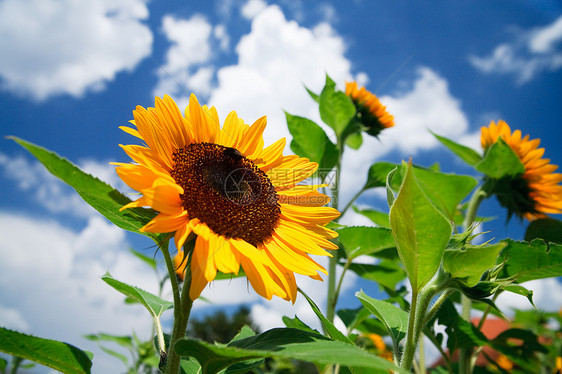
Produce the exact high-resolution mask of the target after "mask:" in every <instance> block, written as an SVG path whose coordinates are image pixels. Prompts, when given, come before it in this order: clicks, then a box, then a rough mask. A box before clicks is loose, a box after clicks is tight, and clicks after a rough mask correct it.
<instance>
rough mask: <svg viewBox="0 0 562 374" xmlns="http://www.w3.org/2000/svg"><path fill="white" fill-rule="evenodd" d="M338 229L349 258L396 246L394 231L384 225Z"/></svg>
mask: <svg viewBox="0 0 562 374" xmlns="http://www.w3.org/2000/svg"><path fill="white" fill-rule="evenodd" d="M337 231H338V234H339V236H338V240H339V242H340V243H341V244H342V245H343V248H344V250H345V253H346V255H347V257H348V258H349V259H354V258H357V257H359V256H362V255H370V254H373V253H376V252H379V251H382V250H383V249H387V248H393V247H394V245H395V244H394V238H393V237H392V232H391V231H390V230H389V229H386V228H384V227H369V226H348V227H344V228H341V229H339V230H337Z"/></svg>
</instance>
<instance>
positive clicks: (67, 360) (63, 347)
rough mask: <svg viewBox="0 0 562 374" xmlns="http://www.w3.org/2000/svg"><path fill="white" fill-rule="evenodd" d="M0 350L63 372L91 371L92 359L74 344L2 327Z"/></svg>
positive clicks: (71, 373)
mask: <svg viewBox="0 0 562 374" xmlns="http://www.w3.org/2000/svg"><path fill="white" fill-rule="evenodd" d="M0 351H1V352H4V353H7V354H9V355H12V356H17V357H21V358H24V359H26V360H30V361H33V362H36V363H38V364H41V365H45V366H48V367H50V368H52V369H55V370H58V371H60V372H63V373H69V374H74V373H76V374H78V373H90V369H91V367H92V361H91V359H90V358H89V357H88V355H87V354H86V352H84V351H82V350H80V349H78V348H76V347H74V346H73V345H70V344H67V343H63V342H59V341H56V340H49V339H43V338H38V337H35V336H31V335H25V334H22V333H19V332H16V331H12V330H8V329H5V328H3V327H0Z"/></svg>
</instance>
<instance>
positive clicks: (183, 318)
mask: <svg viewBox="0 0 562 374" xmlns="http://www.w3.org/2000/svg"><path fill="white" fill-rule="evenodd" d="M194 246H195V239H193V240H191V241H189V242H187V243H185V245H184V250H185V251H186V255H187V256H188V257H187V259H188V260H187V264H186V266H185V280H184V282H183V287H182V290H181V296H180V298H179V300H178V302H176V298H175V297H174V327H173V329H172V337H171V339H170V348H169V350H168V357H167V363H166V371H165V372H166V374H177V373H179V369H180V360H181V357H180V356H179V355H178V354H177V353H176V351H175V350H174V344H175V343H176V342H177V341H178V340H179V339H181V338H183V337H184V336H185V331H186V329H187V322H188V321H189V315H190V314H191V307H192V306H193V301H192V300H191V299H190V298H189V289H190V288H191V253H192V251H193V248H194ZM172 270H174V269H173V266H172ZM170 278H172V279H173V278H176V276H175V270H174V272H173V273H170ZM172 283H173V281H172Z"/></svg>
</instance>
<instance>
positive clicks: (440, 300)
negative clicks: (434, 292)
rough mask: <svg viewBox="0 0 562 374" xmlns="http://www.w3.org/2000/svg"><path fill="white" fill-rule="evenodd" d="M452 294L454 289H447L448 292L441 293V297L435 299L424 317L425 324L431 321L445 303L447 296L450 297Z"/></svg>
mask: <svg viewBox="0 0 562 374" xmlns="http://www.w3.org/2000/svg"><path fill="white" fill-rule="evenodd" d="M453 292H455V290H454V289H449V290H446V291H445V292H443V293H442V294H441V295H439V298H437V300H436V301H435V303H433V305H432V306H431V309H429V312H427V315H426V316H425V324H427V322H429V321H431V319H432V318H433V316H434V315H435V313H437V311H438V310H439V308H441V305H442V304H443V303H444V302H445V300H447V298H448V297H449V295H451V294H452V293H453Z"/></svg>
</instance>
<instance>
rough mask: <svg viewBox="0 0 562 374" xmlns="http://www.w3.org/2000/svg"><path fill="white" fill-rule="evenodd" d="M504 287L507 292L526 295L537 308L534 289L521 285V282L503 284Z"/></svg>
mask: <svg viewBox="0 0 562 374" xmlns="http://www.w3.org/2000/svg"><path fill="white" fill-rule="evenodd" d="M502 289H503V290H504V291H507V292H511V293H514V294H517V295H521V296H525V297H526V298H527V300H529V303H531V305H532V306H533V307H534V308H536V307H535V303H534V302H533V291H531V290H529V289H527V288H525V287H523V286H521V285H520V284H509V285H507V286H503V287H502Z"/></svg>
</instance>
